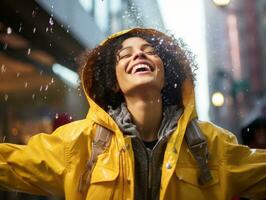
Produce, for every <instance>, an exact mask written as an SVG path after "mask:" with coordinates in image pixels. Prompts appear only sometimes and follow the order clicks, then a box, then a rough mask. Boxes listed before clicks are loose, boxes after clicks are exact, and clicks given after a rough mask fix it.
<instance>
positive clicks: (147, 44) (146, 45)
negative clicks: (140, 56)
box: [118, 43, 152, 53]
mask: <svg viewBox="0 0 266 200" xmlns="http://www.w3.org/2000/svg"><path fill="white" fill-rule="evenodd" d="M143 47H152V45H151V44H149V43H146V44H143V45H141V48H143ZM131 48H132V47H131V46H129V47H124V48H121V49H119V50H118V53H120V52H121V51H123V50H126V49H131Z"/></svg>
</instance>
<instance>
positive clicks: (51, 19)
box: [49, 17, 54, 26]
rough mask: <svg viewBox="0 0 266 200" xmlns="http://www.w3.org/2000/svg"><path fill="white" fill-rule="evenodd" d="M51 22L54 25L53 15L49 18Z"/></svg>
mask: <svg viewBox="0 0 266 200" xmlns="http://www.w3.org/2000/svg"><path fill="white" fill-rule="evenodd" d="M49 24H50V25H51V26H53V25H54V21H53V18H52V17H50V19H49Z"/></svg>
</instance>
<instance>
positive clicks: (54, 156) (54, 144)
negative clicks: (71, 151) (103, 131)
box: [0, 131, 65, 196]
mask: <svg viewBox="0 0 266 200" xmlns="http://www.w3.org/2000/svg"><path fill="white" fill-rule="evenodd" d="M64 146H65V145H64V141H63V138H62V137H61V134H60V131H55V132H54V133H53V134H42V133H41V134H37V135H35V136H33V137H32V138H31V139H30V140H29V142H28V144H27V145H17V144H9V143H1V144H0V189H2V190H13V191H22V192H26V193H32V194H38V195H56V196H62V195H63V186H64V183H63V180H64V174H65V150H64V149H65V148H64Z"/></svg>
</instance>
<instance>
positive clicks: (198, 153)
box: [185, 119, 212, 185]
mask: <svg viewBox="0 0 266 200" xmlns="http://www.w3.org/2000/svg"><path fill="white" fill-rule="evenodd" d="M185 138H186V142H187V145H188V148H189V149H190V152H191V153H192V155H193V156H194V158H195V160H196V161H197V163H198V166H199V169H200V176H199V183H200V184H201V185H204V184H206V183H208V182H209V181H211V180H212V175H211V172H210V169H209V167H208V157H209V155H208V147H207V141H206V139H205V137H204V136H203V134H202V132H201V130H200V128H199V127H198V125H197V122H196V119H193V120H191V122H190V123H189V124H188V127H187V129H186V133H185Z"/></svg>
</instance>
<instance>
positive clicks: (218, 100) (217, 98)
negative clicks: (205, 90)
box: [212, 92, 224, 107]
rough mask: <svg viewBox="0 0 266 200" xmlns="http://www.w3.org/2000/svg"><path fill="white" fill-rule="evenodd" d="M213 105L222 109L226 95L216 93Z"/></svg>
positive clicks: (213, 96) (213, 95)
mask: <svg viewBox="0 0 266 200" xmlns="http://www.w3.org/2000/svg"><path fill="white" fill-rule="evenodd" d="M212 104H213V105H214V106H216V107H220V106H222V105H223V104H224V95H223V94H222V93H221V92H215V93H213V94H212Z"/></svg>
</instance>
